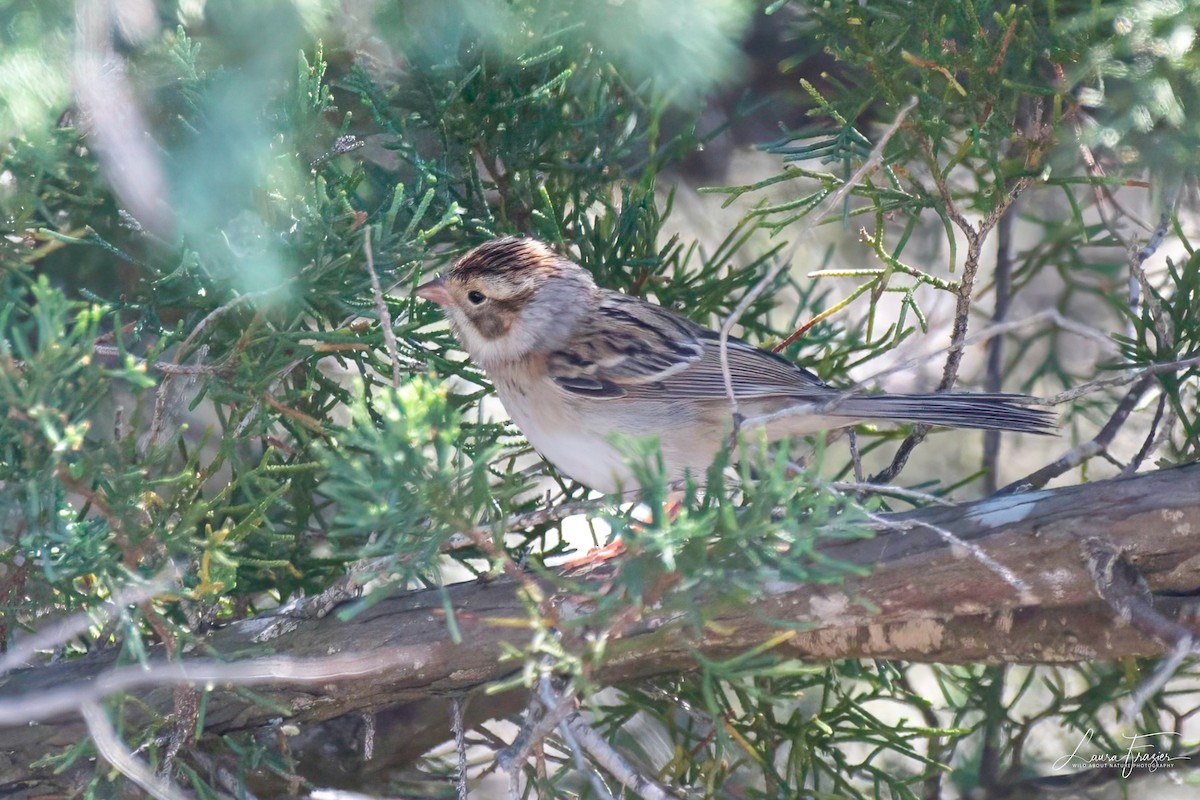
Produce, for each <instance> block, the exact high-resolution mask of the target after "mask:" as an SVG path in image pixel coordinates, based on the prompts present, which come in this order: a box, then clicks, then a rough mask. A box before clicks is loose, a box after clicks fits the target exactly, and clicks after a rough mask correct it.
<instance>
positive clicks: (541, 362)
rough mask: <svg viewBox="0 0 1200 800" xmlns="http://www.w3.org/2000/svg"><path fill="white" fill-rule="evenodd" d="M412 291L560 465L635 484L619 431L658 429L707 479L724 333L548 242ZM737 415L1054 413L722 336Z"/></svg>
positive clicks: (933, 419) (1000, 422)
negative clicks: (843, 374) (829, 370)
mask: <svg viewBox="0 0 1200 800" xmlns="http://www.w3.org/2000/svg"><path fill="white" fill-rule="evenodd" d="M416 294H417V295H418V296H420V297H423V298H425V299H426V300H431V301H433V302H434V303H437V304H438V305H439V306H441V308H442V310H443V312H444V313H445V315H446V317H447V318H448V320H449V322H450V327H451V329H452V331H453V333H454V335H455V338H456V339H457V340H458V342H459V343H460V344H461V345H462V347H463V349H464V350H466V352H467V354H468V355H469V356H470V357H471V359H472V360H473V361H474V362H475V363H476V364H477V365H478V366H480V367H482V368H483V370H484V371H485V372H486V373H487V376H488V378H489V379H490V380H491V382H492V383H493V385H494V386H495V389H496V393H497V394H498V395H499V397H500V401H501V403H503V404H504V408H505V410H506V411H507V412H508V414H509V415H510V416H511V417H512V420H513V422H515V423H516V425H517V427H519V428H520V429H521V431H522V432H523V433H524V434H525V436H526V437H527V438H528V439H529V443H530V444H532V445H533V447H534V448H535V449H536V450H537V451H538V452H539V453H540V454H541V455H542V457H543V458H545V459H546V460H547V461H549V462H550V463H551V464H553V465H554V467H555V468H556V469H557V470H558V471H559V472H560V473H562V474H563V475H566V476H568V477H570V478H572V479H574V480H576V481H578V482H579V483H582V484H584V485H585V486H588V487H590V488H592V489H595V490H597V491H600V492H603V493H606V494H609V493H616V492H620V491H631V490H637V489H639V488H640V486H639V484H638V482H637V480H636V478H635V476H634V473H633V471H632V470H631V468H630V466H629V464H628V461H627V458H626V456H625V454H624V453H623V452H622V450H621V449H620V448H619V447H618V445H617V444H616V443H615V442H614V438H619V437H617V435H618V434H623V435H625V436H633V437H642V436H655V437H657V438H658V441H659V445H660V447H661V452H662V458H663V464H664V466H665V469H666V477H667V479H668V480H669V481H677V480H681V479H683V478H684V477H685V475H687V474H689V473H690V474H691V475H692V476H695V477H700V476H703V475H704V473H705V470H707V468H708V467H709V465H711V464H712V462H713V460H714V459H715V457H716V455H717V453H718V452H719V451H720V450H722V449H723V448H724V447H726V445H727V443H728V441H729V433H730V431H731V430H732V424H733V414H732V408H731V403H730V401H729V396H728V394H727V391H726V383H725V377H724V373H723V372H722V368H721V347H720V340H719V334H718V333H717V332H716V331H712V330H709V329H708V328H705V327H704V326H702V325H699V324H697V323H695V322H692V321H691V320H689V319H686V318H684V317H681V316H679V315H678V314H675V313H674V312H672V311H669V310H668V309H666V308H663V307H662V306H658V305H654V304H653V303H650V302H647V301H645V300H641V299H639V298H636V297H631V296H629V295H626V294H622V293H620V292H617V291H613V290H611V289H604V288H601V287H599V286H597V285H596V281H595V280H594V279H593V278H592V275H591V274H590V273H589V272H588V271H587V270H585V269H584V268H583V267H581V266H579V265H578V264H576V263H575V262H573V261H571V260H570V259H569V258H566V257H564V256H562V255H559V254H558V253H556V252H555V251H554V250H553V249H551V248H550V247H549V246H548V245H547V244H545V243H543V242H540V241H538V240H536V239H531V238H523V237H516V236H509V237H505V238H500V239H493V240H491V241H488V242H485V243H483V244H481V245H479V246H478V247H476V248H475V249H473V250H471V251H470V252H468V253H467V254H466V255H465V256H463V257H462V258H460V259H459V260H458V261H457V262H455V263H454V265H453V266H452V267H451V268H450V270H449V272H448V273H447V274H445V275H443V276H439V277H437V278H434V279H433V280H431V281H429V282H427V283H424V284H422V285H421V286H419V287H417V289H416ZM726 349H727V358H728V365H729V373H730V377H731V379H732V385H733V392H734V395H735V396H736V398H737V403H738V412H739V413H740V414H741V415H742V417H743V418H744V420H745V425H746V426H747V427H756V428H759V429H763V430H765V434H766V438H767V440H768V441H775V440H778V439H782V438H784V437H791V436H801V435H805V434H812V433H818V432H823V431H827V430H831V429H837V428H845V427H849V426H852V425H854V424H856V423H859V422H864V421H868V420H894V421H903V422H916V423H924V424H927V425H941V426H949V427H959V428H982V429H995V430H1007V431H1021V432H1025V433H1036V434H1045V433H1051V432H1052V428H1053V416H1052V415H1051V414H1050V413H1048V412H1046V411H1042V410H1038V409H1033V408H1030V407H1028V406H1026V405H1023V404H1021V402H1019V401H1021V400H1024V399H1026V398H1024V396H1023V395H1013V394H973V393H962V392H954V393H940V394H861V393H855V392H847V391H844V390H840V389H836V388H834V387H832V386H829V385H828V384H826V383H824V382H822V381H821V380H820V379H819V378H817V376H816V375H814V374H812V373H811V372H809V371H808V370H805V369H802V368H801V367H798V366H796V365H795V364H793V363H792V362H791V361H788V360H787V359H785V358H783V357H781V356H778V355H776V354H774V353H771V352H768V351H766V350H763V349H761V348H758V347H755V346H754V345H752V344H749V343H748V342H745V341H742V340H741V339H737V338H735V337H732V336H730V337H728V339H727V340H726Z"/></svg>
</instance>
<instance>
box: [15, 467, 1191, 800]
mask: <svg viewBox="0 0 1200 800" xmlns="http://www.w3.org/2000/svg"><path fill="white" fill-rule="evenodd" d="M891 519H893V520H896V521H898V522H902V523H903V522H906V521H907V522H909V524H906V525H905V526H904V527H907V528H908V530H906V531H901V530H884V531H881V532H880V533H879V535H878V536H877V537H876V538H874V539H871V540H859V541H849V542H838V543H834V544H831V545H830V546H828V547H827V548H825V552H826V554H827V555H828V556H830V557H831V558H837V559H842V560H846V561H850V562H854V563H858V564H865V565H875V569H874V571H873V572H872V573H871V574H870V575H868V576H866V577H862V578H853V579H848V580H847V581H846V582H845V583H844V584H842V585H838V586H808V585H802V584H795V583H788V582H786V581H783V580H779V581H777V582H773V583H770V584H768V585H764V586H763V587H762V590H761V593H760V595H759V597H757V598H756V599H755V600H754V601H753V602H749V603H732V602H729V601H728V600H720V599H716V598H714V599H713V600H711V601H710V602H709V603H708V604H707V608H705V609H704V612H705V613H704V616H705V618H706V619H709V620H712V621H713V624H711V625H709V626H706V628H705V629H704V630H703V631H697V629H696V628H695V627H694V626H693V625H691V624H689V623H688V622H687V618H688V615H686V614H681V613H677V612H672V611H671V610H670V603H669V598H668V602H664V603H663V604H662V605H663V610H647V611H646V612H645V613H644V614H643V615H642V616H641V617H640V618H639V619H638V620H637V621H636V622H634V623H632V624H628V625H625V626H624V627H623V630H622V631H621V632H620V633H619V635H617V636H615V637H614V638H613V640H612V641H610V642H609V644H608V646H607V650H606V657H605V662H604V664H603V665H602V666H600V667H599V668H598V670H597V671H596V672H595V674H593V676H592V677H593V679H594V680H596V681H599V682H604V683H615V682H619V681H626V680H633V679H637V678H642V677H647V676H651V675H661V674H665V673H671V672H679V671H685V670H691V669H693V668H695V667H696V661H695V654H696V653H697V652H699V653H703V654H704V655H705V656H706V657H708V658H723V657H728V656H731V655H734V654H737V653H740V652H744V651H745V650H746V649H748V648H751V647H755V646H757V645H760V644H762V643H763V642H765V641H767V640H769V639H771V638H772V637H779V635H780V633H781V630H782V629H781V627H780V623H779V621H780V620H783V621H787V622H789V623H792V624H793V625H794V628H793V631H794V632H793V633H792V635H791V637H790V638H787V639H786V641H784V642H783V643H782V644H780V645H779V646H778V649H777V652H778V653H780V654H783V655H788V656H793V657H797V658H802V659H808V660H829V659H841V658H860V657H866V658H897V659H905V660H910V661H940V662H1052V663H1053V662H1057V663H1062V662H1073V661H1081V660H1089V659H1112V658H1122V657H1128V656H1156V655H1161V654H1163V653H1165V652H1166V651H1167V650H1168V649H1169V645H1167V644H1165V643H1164V642H1163V641H1162V640H1161V638H1160V637H1156V636H1155V634H1156V632H1157V631H1154V630H1142V629H1140V628H1139V627H1138V626H1137V625H1136V618H1135V621H1134V622H1132V623H1131V622H1129V621H1128V620H1121V619H1119V618H1118V617H1117V615H1116V614H1114V612H1113V611H1112V609H1111V608H1110V606H1109V604H1108V603H1107V602H1106V601H1105V600H1104V599H1102V598H1101V597H1099V596H1098V595H1097V589H1096V585H1095V581H1094V576H1093V574H1092V569H1091V567H1090V566H1089V564H1088V563H1087V559H1086V558H1085V557H1084V556H1083V555H1082V553H1083V551H1084V548H1083V547H1082V545H1083V543H1084V542H1085V540H1091V541H1092V543H1093V544H1092V546H1093V547H1094V544H1095V542H1096V541H1106V542H1110V543H1111V544H1112V545H1113V546H1114V547H1116V548H1119V549H1120V551H1121V553H1122V554H1123V558H1124V559H1125V560H1126V561H1127V562H1128V564H1129V565H1131V566H1132V567H1133V568H1134V569H1136V570H1137V572H1138V574H1139V575H1140V576H1141V578H1142V579H1143V580H1144V581H1145V585H1146V586H1147V587H1148V590H1149V591H1150V592H1151V593H1152V595H1153V596H1155V601H1154V608H1155V611H1156V612H1157V613H1159V614H1161V615H1162V616H1163V617H1164V618H1165V619H1173V620H1180V619H1183V618H1182V617H1180V615H1179V614H1178V613H1177V612H1178V611H1179V610H1180V609H1179V607H1178V606H1176V605H1173V604H1175V603H1179V602H1181V601H1179V600H1174V599H1172V598H1170V597H1166V596H1164V595H1165V594H1186V593H1189V592H1192V591H1194V590H1196V589H1197V587H1200V465H1194V466H1189V467H1181V468H1176V469H1171V470H1164V471H1161V472H1155V473H1151V474H1146V475H1139V476H1135V477H1132V478H1127V479H1121V480H1115V481H1103V482H1096V483H1091V484H1087V485H1084V486H1078V487H1072V488H1066V489H1058V490H1053V491H1042V492H1029V493H1025V494H1018V495H1011V496H1006V497H999V498H994V499H991V500H985V501H981V502H978V503H973V504H969V505H965V506H959V507H944V508H934V509H926V510H923V511H918V512H912V513H909V514H903V515H897V516H896V517H892V518H891ZM914 519H916V520H920V525H918V526H912V525H911V521H912V520H914ZM925 526H932V527H934V528H939V529H942V530H946V531H950V532H952V533H953V534H954V535H955V536H956V537H958V538H959V539H962V540H965V541H967V542H970V543H971V544H972V545H973V546H976V547H978V548H981V549H982V550H983V551H984V552H985V553H986V554H987V555H988V556H989V557H990V558H991V559H994V560H995V561H996V562H999V563H1000V564H1002V565H1003V566H1004V567H1005V568H1006V569H1008V570H1010V571H1011V572H1012V573H1013V574H1015V575H1017V576H1019V577H1020V578H1021V580H1022V582H1023V583H1024V584H1025V585H1026V586H1027V587H1028V588H1027V590H1026V591H1024V592H1021V593H1018V592H1016V591H1014V589H1013V588H1012V586H1010V585H1009V584H1008V583H1006V582H1005V580H1004V579H1003V578H1002V577H1001V576H1000V575H999V574H997V573H996V571H994V570H993V569H989V567H988V566H987V565H985V564H984V563H982V562H981V561H980V560H979V559H977V558H974V557H971V556H969V555H966V554H964V553H962V552H960V551H961V548H955V547H952V546H949V545H947V544H946V543H945V542H944V541H943V538H942V537H940V536H939V535H938V534H937V533H935V532H934V531H933V530H930V529H929V528H928V527H925ZM1092 566H1094V565H1092ZM519 589H520V587H518V585H517V584H516V583H515V582H514V581H512V580H509V579H500V580H496V581H493V582H490V583H468V584H461V585H458V586H453V587H450V589H449V590H448V593H449V600H450V602H451V604H452V605H453V608H454V612H455V615H456V619H457V624H458V628H459V629H460V630H461V632H462V636H463V643H462V644H455V643H454V642H453V641H452V639H451V637H450V635H449V633H448V632H447V625H446V620H445V617H444V612H443V599H442V597H441V596H440V595H439V593H438V592H436V591H417V592H405V593H401V594H398V595H396V596H393V597H391V598H389V599H387V600H384V601H382V602H379V603H377V604H375V605H373V606H372V607H371V608H370V609H369V610H367V611H364V612H363V613H361V614H359V615H358V616H356V617H355V618H354V619H352V620H349V621H342V620H339V619H338V618H337V617H336V615H329V616H326V617H324V618H323V619H295V620H291V621H289V623H288V624H287V625H278V624H275V625H272V624H271V622H272V621H271V620H270V619H269V618H268V619H255V620H248V621H245V622H241V623H237V624H233V625H230V626H228V627H227V628H224V629H222V630H219V631H216V632H214V633H212V634H211V635H210V636H208V637H207V639H206V640H205V642H204V645H205V646H204V647H197V648H195V649H194V650H193V651H192V652H193V654H196V653H203V652H205V651H207V652H208V653H219V654H224V655H225V657H227V658H228V659H230V660H234V659H236V660H237V664H236V665H234V666H230V665H228V664H221V663H219V662H217V661H216V660H215V659H213V658H212V657H205V656H200V655H190V656H188V657H187V658H186V659H185V660H184V661H183V662H182V663H181V664H175V665H164V666H162V667H161V668H159V667H154V668H151V669H150V670H141V669H140V668H138V667H136V666H133V667H120V668H118V667H114V666H113V665H112V663H111V662H110V661H109V660H108V659H107V658H105V657H104V656H103V655H97V656H93V657H89V658H87V659H81V660H77V661H70V662H65V663H58V664H52V665H47V666H42V667H37V668H33V669H26V670H21V671H17V672H14V673H12V674H10V675H8V676H6V677H5V678H3V679H2V680H0V794H4V793H5V792H6V791H10V792H11V791H17V792H20V791H21V789H22V788H24V789H27V790H30V792H31V793H33V794H36V793H38V791H39V790H42V791H45V792H47V793H50V792H54V791H62V790H64V789H65V788H67V787H69V786H70V785H71V781H72V780H73V778H74V777H76V776H75V775H74V774H73V773H72V772H71V771H70V770H68V771H67V772H65V773H63V774H61V775H51V774H50V772H49V770H48V769H41V770H33V769H31V768H30V767H29V766H28V765H29V764H30V763H32V762H34V761H35V760H37V759H39V758H41V757H43V756H45V755H47V754H50V753H55V752H59V751H60V750H61V749H62V748H63V747H65V746H68V745H70V744H72V743H74V742H76V741H79V740H80V739H81V738H82V737H84V736H86V735H87V734H86V731H87V728H86V725H85V724H84V721H83V720H82V719H81V718H80V716H79V714H78V713H77V709H78V708H79V707H80V706H81V705H82V704H84V703H87V702H94V701H95V700H96V699H97V697H98V695H99V694H102V693H104V692H108V691H112V690H115V689H122V690H125V691H127V692H129V693H130V694H132V695H136V696H137V697H138V698H139V699H140V700H141V701H142V702H144V703H146V706H145V707H146V708H150V709H157V710H158V713H161V714H167V713H169V712H170V710H171V709H172V707H173V706H172V695H173V691H174V686H175V685H176V684H177V683H179V682H180V680H181V678H185V677H186V678H188V679H190V680H191V681H194V682H195V683H196V684H197V685H198V686H199V687H200V689H201V691H204V688H203V687H204V686H205V684H207V683H211V684H212V685H213V686H214V687H215V688H213V689H212V690H211V691H210V693H209V696H208V698H207V703H206V712H205V716H204V721H205V734H206V735H209V736H213V735H218V734H223V733H229V732H234V731H247V730H249V731H256V730H257V731H268V730H270V726H271V724H272V720H278V719H279V718H280V716H281V712H280V708H284V709H287V710H289V711H290V714H291V716H290V720H289V721H290V722H291V723H292V724H294V725H295V726H297V727H298V728H299V729H300V733H299V734H298V735H293V736H291V737H289V744H290V747H291V748H292V751H293V753H296V754H298V755H300V756H301V757H300V759H299V761H300V763H301V764H302V765H305V766H306V768H307V769H308V770H309V773H310V775H311V776H312V777H314V778H315V779H316V780H317V781H319V782H321V783H323V784H326V785H328V784H335V785H338V784H340V785H355V784H356V783H360V782H361V781H363V780H366V778H365V777H364V776H365V775H367V773H370V772H372V771H377V770H382V769H384V768H386V767H387V766H388V765H389V764H395V763H398V762H402V761H404V760H405V759H411V758H413V757H415V756H416V755H419V754H420V752H422V751H423V750H424V749H426V748H428V747H430V746H432V745H433V744H436V743H438V742H439V741H444V740H447V739H449V738H450V733H449V725H448V722H447V720H449V718H450V714H449V703H450V700H449V699H448V697H447V694H453V695H454V696H457V697H461V696H464V695H474V700H473V702H471V703H470V705H469V708H468V719H467V721H466V722H467V724H468V725H470V724H472V723H478V722H479V721H481V720H485V719H487V718H489V717H493V716H503V715H505V714H509V713H514V712H516V711H519V710H520V708H522V707H523V705H524V697H522V696H520V694H519V693H515V692H510V693H508V694H507V695H501V696H492V695H484V694H483V693H482V690H483V689H484V688H485V687H486V686H488V685H489V684H491V683H493V682H495V681H497V680H498V679H500V678H504V677H507V676H510V675H511V674H512V673H513V672H514V671H516V670H517V669H519V664H518V663H517V662H515V661H512V660H502V659H501V655H502V653H503V643H509V644H511V645H513V646H516V647H518V648H520V647H524V646H525V645H526V644H527V643H528V642H529V639H530V636H531V634H530V631H529V629H528V627H526V626H523V625H522V624H520V621H521V620H524V619H526V618H527V615H528V611H527V608H528V606H527V604H525V603H524V602H523V601H522V599H521V597H520V596H519ZM548 603H549V604H550V607H553V608H556V609H557V610H558V613H559V615H560V622H561V629H562V630H563V631H564V637H565V638H564V643H565V644H566V645H567V646H569V647H574V648H576V649H577V651H580V652H581V651H582V649H583V648H582V646H581V645H580V644H579V642H578V641H575V642H572V640H571V636H572V633H571V631H572V626H571V622H572V620H576V619H579V618H580V617H581V616H582V615H583V614H584V613H586V612H587V611H588V609H587V608H586V606H585V605H584V606H581V605H580V604H581V603H586V600H584V599H582V598H581V596H580V595H567V594H561V595H558V596H551V597H550V598H549V600H548ZM872 608H875V609H878V610H877V611H872V610H870V609H872ZM275 622H278V620H275ZM1185 624H1186V623H1185ZM264 630H274V631H276V632H277V635H275V636H274V638H272V639H270V640H269V641H259V639H261V634H262V632H263V631H264ZM239 682H240V683H251V684H253V685H252V688H253V692H254V693H256V694H257V695H258V696H259V697H261V698H265V699H267V700H270V701H271V702H272V703H274V706H270V705H265V704H256V703H255V702H252V700H251V699H250V698H249V696H248V695H247V694H245V693H237V692H233V691H229V690H228V686H230V685H232V684H234V683H239ZM135 708H136V704H126V709H127V712H129V713H130V714H134V713H135V712H134V709H135ZM364 712H368V713H373V714H375V719H376V723H377V724H376V726H375V730H374V736H375V748H374V752H375V756H374V758H373V759H371V760H370V761H363V760H362V759H361V748H359V749H358V750H357V751H356V750H355V749H354V748H355V747H356V744H357V743H356V741H355V738H354V737H355V735H356V734H355V733H354V732H355V731H356V730H357V729H358V728H360V727H361V720H362V716H363V713H364ZM33 719H37V720H38V722H37V724H33V725H31V724H28V720H33ZM5 726H7V727H5ZM308 747H311V752H308V751H306V748H308ZM338 747H345V748H346V752H344V753H342V752H337V754H336V757H331V756H330V752H331V751H330V748H335V749H336V748H338ZM306 752H307V756H306V755H305V753H306ZM255 788H256V787H255V786H254V784H253V782H252V783H251V789H252V790H254V789H255Z"/></svg>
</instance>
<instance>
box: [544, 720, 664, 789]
mask: <svg viewBox="0 0 1200 800" xmlns="http://www.w3.org/2000/svg"><path fill="white" fill-rule="evenodd" d="M564 725H566V726H567V727H568V728H569V729H570V732H571V734H572V735H573V736H574V737H575V739H576V741H577V743H578V745H579V746H581V747H583V749H584V750H586V751H587V752H588V753H589V754H590V755H591V756H592V758H594V759H596V762H597V763H598V764H600V765H601V766H602V767H604V769H605V770H607V771H608V773H609V774H610V775H612V776H613V777H614V778H616V779H617V781H619V782H620V784H621V785H622V786H624V787H625V788H626V789H628V790H629V791H630V792H632V793H633V796H634V797H641V798H645V800H673V798H675V795H673V794H671V793H670V792H668V791H667V790H666V789H664V788H663V787H661V786H659V785H658V784H657V783H655V782H654V781H652V780H650V779H649V778H647V777H645V776H644V775H642V774H640V773H639V772H638V771H637V770H635V769H634V768H633V766H632V765H631V764H630V763H629V762H628V761H626V760H625V758H624V757H622V756H621V754H620V753H618V752H617V751H616V750H614V749H613V747H612V746H611V745H610V744H609V743H608V742H606V741H604V737H602V736H601V735H600V734H599V733H597V732H596V730H595V729H594V728H592V726H590V725H588V724H587V722H585V721H584V719H583V717H582V716H581V715H579V714H572V715H571V716H569V717H567V720H566V722H565V723H564Z"/></svg>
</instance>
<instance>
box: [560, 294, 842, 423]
mask: <svg viewBox="0 0 1200 800" xmlns="http://www.w3.org/2000/svg"><path fill="white" fill-rule="evenodd" d="M571 339H572V341H571V346H570V347H569V348H564V349H562V350H558V351H556V352H554V353H551V354H550V355H549V357H548V358H547V370H548V372H549V375H550V377H551V379H553V380H554V381H555V382H556V383H557V384H558V385H559V386H561V387H562V388H563V389H565V390H566V391H568V392H571V393H573V394H578V395H581V396H586V397H594V398H617V397H626V396H630V397H644V398H647V399H655V400H662V401H670V400H682V399H693V400H704V399H719V398H723V397H726V396H727V395H726V391H725V377H724V372H723V370H722V367H721V346H720V341H719V337H718V336H717V334H716V333H714V332H713V331H710V330H708V329H707V328H703V327H701V326H699V325H697V324H695V323H694V322H691V321H689V320H686V319H684V318H682V317H679V316H676V315H675V314H673V313H672V312H670V311H668V310H666V309H664V308H661V307H660V306H655V305H651V304H649V303H646V302H644V301H640V300H636V299H634V298H630V297H626V296H625V295H618V294H613V295H609V296H608V297H606V298H605V300H604V302H603V303H602V305H601V307H600V310H599V313H597V314H594V315H591V316H589V317H588V318H586V319H585V321H584V322H583V323H581V326H580V327H579V328H577V329H576V331H575V333H574V335H573V336H572V337H571ZM726 347H727V352H728V362H729V373H730V377H731V379H732V382H733V389H734V393H735V394H736V395H737V397H738V398H755V397H797V398H812V399H825V398H828V397H829V396H830V395H832V394H833V393H834V390H833V389H831V388H830V387H828V386H826V385H825V384H823V383H822V382H821V381H820V379H818V378H817V377H816V376H815V375H813V374H812V373H811V372H808V371H807V370H803V369H801V368H800V367H797V366H796V365H795V364H793V363H791V362H790V361H788V360H786V359H784V358H781V357H779V356H776V355H774V354H773V353H769V352H767V351H765V350H760V349H759V348H757V347H754V346H753V345H751V344H748V343H746V342H744V341H742V340H741V339H737V338H734V337H730V338H729V339H728V341H727V343H726Z"/></svg>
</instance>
